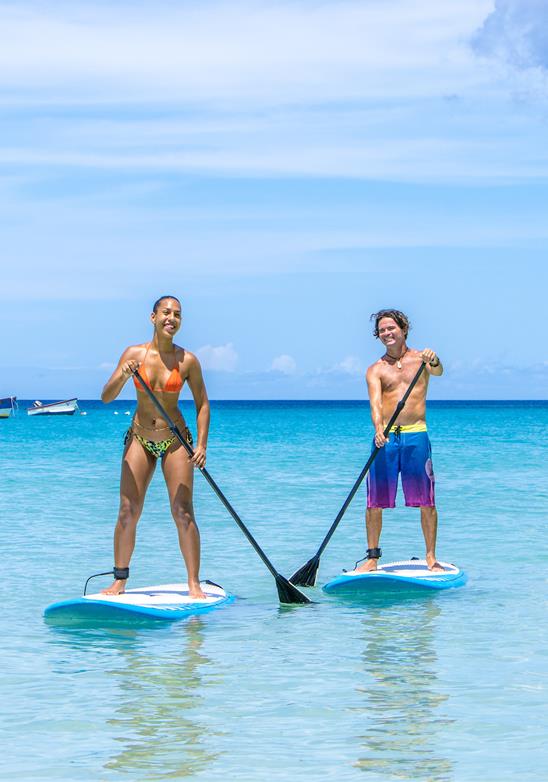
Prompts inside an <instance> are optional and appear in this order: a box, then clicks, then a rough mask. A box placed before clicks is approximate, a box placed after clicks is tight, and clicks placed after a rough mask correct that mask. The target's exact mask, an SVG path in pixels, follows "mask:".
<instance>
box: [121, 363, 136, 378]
mask: <svg viewBox="0 0 548 782" xmlns="http://www.w3.org/2000/svg"><path fill="white" fill-rule="evenodd" d="M140 366H141V362H140V361H134V360H133V359H130V360H129V361H126V362H125V363H124V364H122V366H121V367H120V369H121V370H122V375H123V376H124V379H125V380H127V379H128V378H130V377H131V376H132V374H133V373H134V372H135V371H136V370H137V369H139V367H140Z"/></svg>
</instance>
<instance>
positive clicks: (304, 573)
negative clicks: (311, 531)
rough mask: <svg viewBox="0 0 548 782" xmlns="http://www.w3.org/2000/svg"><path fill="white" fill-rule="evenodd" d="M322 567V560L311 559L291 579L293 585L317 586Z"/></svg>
mask: <svg viewBox="0 0 548 782" xmlns="http://www.w3.org/2000/svg"><path fill="white" fill-rule="evenodd" d="M319 566H320V558H319V556H318V555H317V554H316V556H314V557H312V559H309V560H308V562H307V563H306V565H303V566H302V568H299V570H297V572H296V573H293V575H292V576H291V577H290V579H289V580H290V581H291V583H292V584H295V585H296V586H303V587H304V586H306V587H313V586H315V584H316V577H317V575H318V567H319Z"/></svg>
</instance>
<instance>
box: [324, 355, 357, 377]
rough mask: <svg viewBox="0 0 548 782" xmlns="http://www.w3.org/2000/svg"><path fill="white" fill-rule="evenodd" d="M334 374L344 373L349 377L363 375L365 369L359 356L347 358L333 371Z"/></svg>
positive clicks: (336, 365)
mask: <svg viewBox="0 0 548 782" xmlns="http://www.w3.org/2000/svg"><path fill="white" fill-rule="evenodd" d="M331 371H332V372H343V373H345V374H347V375H363V373H364V372H365V367H364V365H363V363H362V361H361V359H359V358H358V357H357V356H346V358H343V360H342V361H339V363H338V364H335V366H334V367H332V369H331Z"/></svg>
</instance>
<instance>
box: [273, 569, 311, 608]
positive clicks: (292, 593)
mask: <svg viewBox="0 0 548 782" xmlns="http://www.w3.org/2000/svg"><path fill="white" fill-rule="evenodd" d="M276 586H277V587H278V596H279V598H280V603H311V602H312V601H311V600H309V599H308V597H307V596H306V595H303V593H302V592H299V590H298V589H296V588H295V587H294V586H293V584H290V583H289V581H288V580H287V578H284V577H283V576H281V575H280V574H279V573H278V574H277V576H276Z"/></svg>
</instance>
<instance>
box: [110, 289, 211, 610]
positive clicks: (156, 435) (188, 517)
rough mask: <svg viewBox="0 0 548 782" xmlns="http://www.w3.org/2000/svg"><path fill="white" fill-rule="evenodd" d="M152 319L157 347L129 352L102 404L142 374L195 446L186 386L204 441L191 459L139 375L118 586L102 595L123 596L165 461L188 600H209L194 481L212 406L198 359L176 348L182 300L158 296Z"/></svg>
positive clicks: (126, 459)
mask: <svg viewBox="0 0 548 782" xmlns="http://www.w3.org/2000/svg"><path fill="white" fill-rule="evenodd" d="M150 319H151V321H152V324H153V326H154V335H153V338H152V341H151V342H148V343H146V344H144V345H135V346H133V347H129V348H127V349H126V350H125V351H124V353H123V354H122V357H121V358H120V361H119V363H118V366H117V367H116V369H115V370H114V372H113V374H112V376H111V377H110V379H109V380H108V382H107V384H106V385H105V387H104V389H103V393H102V394H101V399H102V401H103V402H105V403H108V402H112V400H113V399H116V397H117V396H118V395H119V393H120V391H121V390H122V388H123V387H124V385H125V384H126V382H127V381H128V380H129V378H130V377H131V376H132V374H133V372H134V371H135V370H136V369H138V370H139V374H140V375H141V377H142V378H143V381H144V382H145V383H146V384H147V385H148V386H149V388H150V389H151V390H152V391H153V392H154V394H155V396H156V397H157V398H158V400H159V402H160V403H161V404H162V406H163V407H164V408H165V410H166V412H167V414H168V415H169V416H170V417H171V419H172V420H173V421H174V422H175V424H176V425H177V427H178V429H179V430H180V431H181V432H182V433H183V436H184V437H186V439H187V442H188V443H189V444H191V445H192V435H191V434H190V431H189V429H188V427H187V425H186V423H185V421H184V419H183V416H182V415H181V412H180V410H179V407H178V404H177V403H178V400H179V394H180V392H181V389H182V387H183V385H184V383H185V381H186V382H187V383H188V385H189V387H190V390H191V391H192V396H193V397H194V404H195V405H196V414H197V428H198V442H197V444H196V447H195V448H194V456H193V457H192V459H191V458H190V457H189V456H188V454H187V452H186V450H185V449H184V448H183V446H182V445H181V443H180V442H179V440H178V439H177V438H176V437H174V436H173V433H172V432H171V430H170V429H169V426H168V424H167V421H165V420H164V419H163V418H161V417H160V416H159V414H158V412H157V409H156V407H155V406H154V404H153V403H152V401H151V400H150V398H149V397H148V395H147V394H146V392H145V391H144V390H143V389H142V387H141V384H140V383H139V381H138V380H137V378H135V377H134V382H135V388H136V389H137V410H136V411H135V415H134V417H133V421H132V423H131V426H130V428H129V429H128V431H127V434H126V438H125V449H124V455H123V458H122V477H121V481H120V510H119V513H118V521H117V523H116V529H115V531H114V562H115V565H114V583H113V584H112V585H111V586H110V587H108V589H104V590H103V592H104V593H105V594H107V595H119V594H121V593H122V592H124V589H125V585H126V580H127V578H128V576H129V561H130V559H131V555H132V553H133V549H134V547H135V531H136V528H137V522H138V521H139V517H140V515H141V512H142V510H143V503H144V501H145V494H146V490H147V488H148V485H149V483H150V480H151V478H152V475H153V473H154V469H155V467H156V463H157V462H158V461H161V463H162V472H163V473H164V478H165V481H166V484H167V489H168V494H169V501H170V504H171V513H172V515H173V519H174V521H175V524H176V525H177V532H178V535H179V545H180V547H181V553H182V555H183V558H184V560H185V565H186V569H187V573H188V587H189V594H190V596H191V597H195V598H205V595H204V593H203V592H202V590H201V588H200V577H199V568H200V533H199V532H198V527H197V525H196V520H195V518H194V510H193V507H192V483H193V477H194V476H193V468H194V467H200V468H201V467H204V465H205V463H206V447H207V435H208V431H209V401H208V398H207V393H206V389H205V386H204V381H203V378H202V370H201V367H200V363H199V361H198V359H197V358H196V356H194V355H193V354H192V353H189V352H188V351H187V350H185V349H184V348H181V347H179V346H178V345H175V344H174V343H173V337H174V336H175V334H176V333H177V331H178V330H179V328H180V326H181V303H180V301H179V299H177V298H176V297H175V296H162V297H161V298H159V299H158V300H157V301H156V302H155V304H154V307H153V311H152V314H151V316H150Z"/></svg>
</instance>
